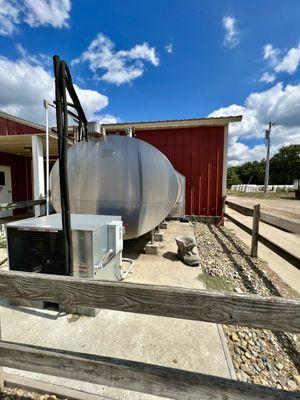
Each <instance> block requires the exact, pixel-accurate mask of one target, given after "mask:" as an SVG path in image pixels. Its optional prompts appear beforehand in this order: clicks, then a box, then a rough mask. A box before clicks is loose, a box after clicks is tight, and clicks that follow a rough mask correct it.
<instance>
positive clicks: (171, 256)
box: [163, 251, 180, 261]
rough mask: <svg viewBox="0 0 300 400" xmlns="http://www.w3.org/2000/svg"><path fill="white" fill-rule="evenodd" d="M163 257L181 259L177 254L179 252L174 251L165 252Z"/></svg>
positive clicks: (172, 259) (174, 259)
mask: <svg viewBox="0 0 300 400" xmlns="http://www.w3.org/2000/svg"><path fill="white" fill-rule="evenodd" d="M163 257H164V258H166V259H167V260H170V261H180V260H179V258H178V256H177V253H174V252H173V251H166V252H165V253H164V254H163Z"/></svg>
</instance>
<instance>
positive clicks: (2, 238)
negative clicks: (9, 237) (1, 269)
mask: <svg viewBox="0 0 300 400" xmlns="http://www.w3.org/2000/svg"><path fill="white" fill-rule="evenodd" d="M5 248H6V235H5V233H4V232H3V231H0V249H5Z"/></svg>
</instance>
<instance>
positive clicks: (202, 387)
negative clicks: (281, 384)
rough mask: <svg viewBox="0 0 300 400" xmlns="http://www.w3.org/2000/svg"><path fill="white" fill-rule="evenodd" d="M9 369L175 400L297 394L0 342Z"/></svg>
mask: <svg viewBox="0 0 300 400" xmlns="http://www.w3.org/2000/svg"><path fill="white" fill-rule="evenodd" d="M0 362H1V364H2V365H4V366H6V367H9V368H16V369H20V368H22V370H25V371H32V372H37V373H42V374H47V375H53V376H59V377H63V378H68V379H75V380H76V381H78V380H80V381H86V382H90V383H95V384H99V385H105V386H111V387H116V388H121V389H126V390H133V391H136V392H141V393H148V394H151V395H156V396H160V397H167V398H171V399H176V400H183V399H184V400H185V399H187V398H189V399H203V400H208V399H209V400H227V399H232V400H257V399H260V400H296V399H298V400H299V399H300V394H299V392H298V393H296V392H288V391H284V390H278V389H271V388H267V387H264V386H260V385H255V384H249V383H242V382H238V381H234V380H231V379H226V378H219V377H215V376H210V375H205V374H201V373H196V372H189V371H184V370H180V369H175V368H168V367H161V366H157V365H151V364H146V363H141V362H136V361H129V360H121V359H116V358H112V357H102V356H94V355H90V354H84V353H75V352H70V351H62V350H54V349H51V350H49V349H46V348H38V347H36V346H30V345H23V344H22V345H21V344H15V343H10V342H0Z"/></svg>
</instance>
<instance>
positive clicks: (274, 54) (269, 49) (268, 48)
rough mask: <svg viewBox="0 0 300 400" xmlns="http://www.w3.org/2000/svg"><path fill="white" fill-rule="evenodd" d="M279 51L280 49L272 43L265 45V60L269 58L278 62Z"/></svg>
mask: <svg viewBox="0 0 300 400" xmlns="http://www.w3.org/2000/svg"><path fill="white" fill-rule="evenodd" d="M279 53H280V52H279V50H278V49H275V48H274V47H273V45H272V44H270V43H269V44H266V45H265V46H264V47H263V56H264V60H269V61H270V62H271V63H272V64H275V63H277V62H278V56H279Z"/></svg>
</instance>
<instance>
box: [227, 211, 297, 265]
mask: <svg viewBox="0 0 300 400" xmlns="http://www.w3.org/2000/svg"><path fill="white" fill-rule="evenodd" d="M224 217H226V218H227V219H229V221H231V222H233V223H234V224H235V225H236V226H238V227H239V228H241V229H242V230H243V231H245V232H247V233H248V234H249V235H252V229H251V228H249V227H248V226H246V225H244V224H242V223H241V222H240V221H238V220H237V219H235V218H233V217H232V216H231V215H229V214H227V213H224ZM258 240H259V242H261V243H262V244H263V245H265V246H266V247H268V248H269V249H270V250H272V251H273V252H274V253H276V254H278V255H279V256H280V257H281V258H283V259H284V260H286V261H287V262H289V263H290V264H292V265H294V267H296V268H297V269H300V258H299V257H297V256H295V255H294V254H292V253H289V252H288V251H287V250H285V249H284V248H282V247H280V246H279V245H278V244H276V243H273V242H272V241H271V240H269V239H268V238H266V237H265V236H263V235H262V234H258Z"/></svg>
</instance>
